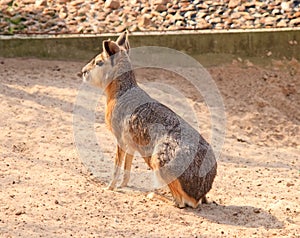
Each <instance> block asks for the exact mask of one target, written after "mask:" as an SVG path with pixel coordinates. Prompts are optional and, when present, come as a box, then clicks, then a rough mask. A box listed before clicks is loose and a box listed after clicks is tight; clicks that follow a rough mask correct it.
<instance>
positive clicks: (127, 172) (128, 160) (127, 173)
mask: <svg viewBox="0 0 300 238" xmlns="http://www.w3.org/2000/svg"><path fill="white" fill-rule="evenodd" d="M132 160H133V154H131V153H126V154H125V164H124V177H123V182H122V184H121V187H126V186H127V184H128V182H129V179H130V170H131V165H132Z"/></svg>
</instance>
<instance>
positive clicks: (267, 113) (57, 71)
mask: <svg viewBox="0 0 300 238" xmlns="http://www.w3.org/2000/svg"><path fill="white" fill-rule="evenodd" d="M83 65H84V63H77V62H58V61H41V60H35V59H3V58H2V59H0V83H1V87H0V113H1V115H0V118H1V120H0V125H1V133H0V142H1V145H0V151H1V157H0V163H1V165H0V233H1V237H16V236H22V237H38V236H42V237H69V236H73V237H74V236H75V237H80V236H83V237H105V236H113V237H119V236H120V237H122V236H123V237H129V236H132V237H197V236H198V237H200V236H207V237H217V236H218V237H219V236H224V237H251V236H256V237H269V236H278V237H282V236H288V237H299V235H300V231H299V225H300V218H299V217H300V215H299V214H300V207H299V196H300V195H299V187H300V182H299V172H300V171H299V168H300V162H299V157H300V152H299V149H300V142H299V141H300V133H299V131H300V125H299V122H300V111H299V108H300V77H299V73H300V71H299V69H300V64H299V63H298V62H296V61H290V62H282V61H274V62H273V63H272V64H271V65H269V66H265V67H261V66H257V65H252V64H251V65H249V64H246V63H243V62H238V61H235V62H233V63H232V64H228V65H221V66H211V67H209V68H208V71H209V72H210V73H211V75H212V77H213V79H214V81H215V82H216V84H217V86H218V88H219V90H220V92H221V94H222V97H223V99H224V104H225V107H226V114H227V128H226V138H225V144H224V146H223V150H222V155H221V158H220V159H219V167H218V175H217V178H216V180H215V183H214V185H213V189H212V190H211V191H210V193H209V195H208V198H209V201H210V203H209V204H207V205H202V206H200V207H199V208H198V209H195V210H194V209H189V208H188V209H178V208H175V207H174V206H173V203H172V200H171V196H170V193H169V192H168V190H167V189H161V190H159V191H157V192H156V193H155V195H154V196H147V195H148V194H149V192H145V191H142V190H140V189H135V187H129V188H127V189H119V190H118V191H115V192H111V191H106V190H105V189H104V188H105V187H106V184H107V182H108V181H109V179H110V170H109V167H110V166H109V165H107V167H106V168H103V169H104V172H106V173H107V177H106V178H105V179H104V180H103V179H99V178H98V179H97V178H96V177H95V175H91V174H90V172H89V170H88V169H87V168H86V167H84V166H83V165H82V163H81V159H80V158H79V155H78V153H77V151H76V146H75V144H74V138H73V107H74V102H75V100H76V95H77V93H78V88H79V86H80V84H81V80H80V78H79V77H78V76H77V72H78V71H79V70H80V69H81V67H82V66H83ZM138 75H139V77H138V78H139V81H140V82H143V83H145V82H147V81H148V82H149V81H155V80H156V79H155V78H153V74H151V73H149V72H148V73H147V72H139V73H138ZM164 76H166V77H164ZM161 77H162V78H168V77H169V75H168V73H165V75H164V74H163V75H161ZM141 78H142V79H141ZM169 78H170V77H169ZM171 79H172V80H167V82H168V83H169V84H170V85H171V86H172V84H173V85H174V87H175V86H176V85H177V86H178V82H179V81H176V77H175V76H174V77H173V78H171ZM178 80H180V79H178ZM182 89H183V90H182V91H183V93H186V92H187V93H188V94H189V95H188V96H187V102H188V103H189V105H190V106H192V107H193V109H194V111H195V112H196V115H197V117H198V118H199V121H200V122H201V123H200V124H201V125H200V129H201V133H202V134H203V135H204V136H205V137H207V138H208V139H209V135H210V127H211V125H210V123H209V118H210V114H209V110H208V109H207V107H206V105H205V103H204V101H203V99H201V98H197V97H196V96H195V95H194V94H193V89H192V86H189V87H183V86H182ZM189 92H190V93H189ZM100 102H102V103H103V102H104V98H101V99H100ZM103 109H104V108H103V107H101V103H99V105H98V107H97V113H96V122H95V125H94V126H95V131H96V137H97V143H98V144H100V145H101V148H102V152H103V153H104V154H105V155H106V156H107V158H111V159H112V158H113V156H114V150H115V141H114V138H113V137H112V135H111V134H110V133H109V132H108V130H107V129H106V127H105V125H104V121H103V120H102V119H101V118H103V116H101V115H103ZM206 122H207V123H206ZM111 161H113V160H111ZM142 166H143V163H142V162H141V161H139V158H137V159H136V160H135V161H134V167H136V168H133V170H139V169H143V167H142ZM137 179H138V178H133V180H132V181H131V184H134V182H136V180H137ZM152 197H153V198H152Z"/></svg>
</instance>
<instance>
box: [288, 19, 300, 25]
mask: <svg viewBox="0 0 300 238" xmlns="http://www.w3.org/2000/svg"><path fill="white" fill-rule="evenodd" d="M289 25H290V26H299V25H300V18H295V19H292V20H291V21H290V23H289Z"/></svg>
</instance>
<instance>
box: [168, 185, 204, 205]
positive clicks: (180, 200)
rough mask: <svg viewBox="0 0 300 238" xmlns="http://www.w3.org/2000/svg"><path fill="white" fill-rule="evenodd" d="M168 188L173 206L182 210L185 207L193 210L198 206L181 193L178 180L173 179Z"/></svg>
mask: <svg viewBox="0 0 300 238" xmlns="http://www.w3.org/2000/svg"><path fill="white" fill-rule="evenodd" d="M168 186H169V188H170V190H171V193H172V195H173V197H174V199H175V204H176V205H177V206H178V207H179V208H184V207H185V206H186V205H188V206H190V207H193V208H196V207H197V206H198V202H197V201H196V200H195V199H194V198H192V197H190V196H188V195H187V194H186V192H184V191H183V189H182V187H181V184H180V182H179V181H178V179H175V180H174V181H173V182H171V183H169V184H168Z"/></svg>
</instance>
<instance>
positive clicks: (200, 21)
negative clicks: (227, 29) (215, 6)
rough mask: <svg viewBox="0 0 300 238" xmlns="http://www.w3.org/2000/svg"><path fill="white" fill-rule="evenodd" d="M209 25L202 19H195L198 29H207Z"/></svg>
mask: <svg viewBox="0 0 300 238" xmlns="http://www.w3.org/2000/svg"><path fill="white" fill-rule="evenodd" d="M210 27H211V25H210V24H209V23H208V22H207V21H205V20H204V19H197V28H198V29H209V28H210Z"/></svg>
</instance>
